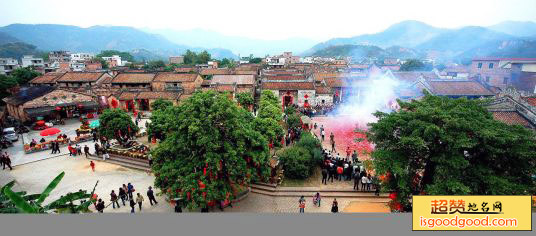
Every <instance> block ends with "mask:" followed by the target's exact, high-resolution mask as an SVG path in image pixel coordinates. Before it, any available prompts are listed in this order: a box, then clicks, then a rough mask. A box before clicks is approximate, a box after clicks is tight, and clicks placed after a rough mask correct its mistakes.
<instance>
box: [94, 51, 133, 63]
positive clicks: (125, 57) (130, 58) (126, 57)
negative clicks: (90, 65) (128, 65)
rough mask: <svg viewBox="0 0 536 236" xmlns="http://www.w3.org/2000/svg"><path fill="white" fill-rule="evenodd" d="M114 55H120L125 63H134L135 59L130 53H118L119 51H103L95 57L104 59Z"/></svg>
mask: <svg viewBox="0 0 536 236" xmlns="http://www.w3.org/2000/svg"><path fill="white" fill-rule="evenodd" d="M113 55H118V56H120V57H121V60H123V61H129V62H134V61H135V60H134V57H133V56H132V55H131V54H130V53H128V52H120V51H117V50H104V51H101V52H100V53H99V54H97V55H96V56H95V57H97V58H102V57H111V56H113Z"/></svg>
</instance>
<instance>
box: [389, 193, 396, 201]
mask: <svg viewBox="0 0 536 236" xmlns="http://www.w3.org/2000/svg"><path fill="white" fill-rule="evenodd" d="M396 197H397V194H396V193H390V194H389V198H390V199H391V200H395V199H396Z"/></svg>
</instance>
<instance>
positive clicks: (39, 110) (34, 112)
mask: <svg viewBox="0 0 536 236" xmlns="http://www.w3.org/2000/svg"><path fill="white" fill-rule="evenodd" d="M54 109H55V107H52V106H46V107H36V108H26V109H24V111H25V112H26V114H28V116H29V117H38V116H46V115H49V114H50V113H51V112H53V111H54Z"/></svg>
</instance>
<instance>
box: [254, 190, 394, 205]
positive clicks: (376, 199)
mask: <svg viewBox="0 0 536 236" xmlns="http://www.w3.org/2000/svg"><path fill="white" fill-rule="evenodd" d="M251 192H253V193H257V194H262V195H266V196H272V197H296V198H299V197H301V196H306V197H312V196H313V195H314V194H315V193H316V192H270V191H264V190H259V189H253V188H252V189H251ZM320 196H322V197H334V198H358V199H366V200H367V201H371V202H389V201H390V199H389V196H388V195H386V194H380V196H375V195H374V193H367V192H354V193H341V192H321V194H320Z"/></svg>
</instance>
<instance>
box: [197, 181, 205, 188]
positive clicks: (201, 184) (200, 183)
mask: <svg viewBox="0 0 536 236" xmlns="http://www.w3.org/2000/svg"><path fill="white" fill-rule="evenodd" d="M198 184H199V189H205V187H206V185H205V184H204V183H203V182H201V180H199V182H198Z"/></svg>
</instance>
